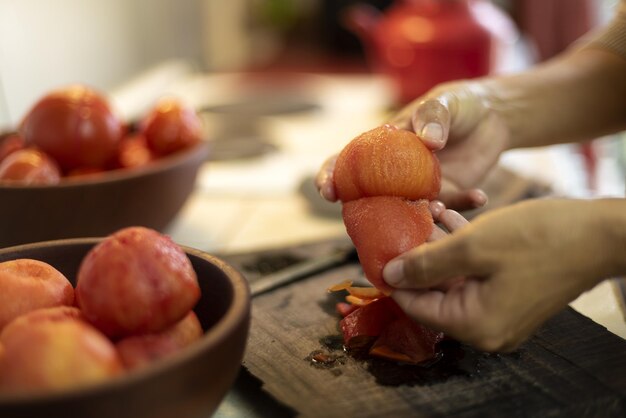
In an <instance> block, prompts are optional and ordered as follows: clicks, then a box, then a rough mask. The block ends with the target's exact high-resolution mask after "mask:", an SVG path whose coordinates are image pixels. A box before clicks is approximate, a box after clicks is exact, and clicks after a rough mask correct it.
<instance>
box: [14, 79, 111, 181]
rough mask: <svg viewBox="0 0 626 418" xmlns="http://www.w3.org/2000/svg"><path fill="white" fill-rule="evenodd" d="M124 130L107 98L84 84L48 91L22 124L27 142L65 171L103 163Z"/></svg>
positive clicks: (102, 165)
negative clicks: (44, 153)
mask: <svg viewBox="0 0 626 418" xmlns="http://www.w3.org/2000/svg"><path fill="white" fill-rule="evenodd" d="M122 132H123V125H122V123H121V121H120V119H119V118H118V117H117V116H116V115H115V114H114V113H113V112H112V110H111V108H110V106H109V104H108V102H107V100H106V99H105V98H104V97H103V96H102V95H101V94H100V93H98V92H96V91H95V90H92V89H90V88H89V87H85V86H82V85H74V86H70V87H67V88H64V89H62V90H58V91H54V92H51V93H49V94H47V95H46V96H44V97H43V98H42V99H41V100H39V102H37V103H36V104H35V106H34V107H33V108H32V109H31V110H30V111H29V112H28V114H27V115H26V117H25V118H24V121H23V122H22V124H21V126H20V133H21V135H22V137H23V138H24V141H25V143H26V145H27V146H36V147H37V148H40V149H41V150H43V151H44V152H46V153H48V154H49V155H50V156H51V157H53V158H54V159H55V160H56V161H57V162H58V163H59V165H60V166H61V168H62V169H63V171H65V172H69V171H71V170H72V169H75V168H78V167H94V168H102V167H104V166H105V164H106V163H107V162H108V161H109V160H110V159H111V158H113V156H114V155H115V153H116V151H117V144H118V143H119V141H120V139H121V137H122Z"/></svg>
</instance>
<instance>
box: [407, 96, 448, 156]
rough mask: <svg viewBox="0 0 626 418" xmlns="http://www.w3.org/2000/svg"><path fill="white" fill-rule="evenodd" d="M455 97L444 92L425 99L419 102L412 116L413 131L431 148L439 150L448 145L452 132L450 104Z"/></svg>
mask: <svg viewBox="0 0 626 418" xmlns="http://www.w3.org/2000/svg"><path fill="white" fill-rule="evenodd" d="M453 97H454V96H450V95H448V94H445V93H444V94H442V95H440V96H438V97H434V98H427V99H424V100H422V101H421V102H419V103H418V104H417V107H416V108H415V111H414V112H413V115H412V116H411V123H412V125H413V131H415V133H416V134H417V135H418V136H419V137H420V138H421V139H422V141H423V142H424V144H425V145H426V146H427V147H428V148H429V149H431V150H435V151H437V150H440V149H442V148H443V147H444V146H445V145H446V142H447V140H448V134H449V132H450V110H449V107H448V105H449V101H450V99H451V98H453Z"/></svg>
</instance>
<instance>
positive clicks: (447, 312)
mask: <svg viewBox="0 0 626 418" xmlns="http://www.w3.org/2000/svg"><path fill="white" fill-rule="evenodd" d="M481 286H482V284H481V283H480V282H477V281H470V282H467V283H465V284H463V286H457V287H453V288H450V289H449V290H448V291H446V292H442V291H437V290H426V291H415V290H394V291H393V292H392V293H391V297H392V298H393V299H394V300H395V301H396V303H398V305H399V306H400V308H402V310H403V311H404V312H406V313H407V315H409V316H410V317H411V318H413V319H414V320H416V321H417V322H419V323H422V324H425V325H428V326H430V327H432V328H435V329H438V330H441V331H443V332H445V333H446V334H450V335H453V336H454V337H456V338H458V339H461V340H464V339H465V340H467V339H471V336H470V334H469V329H468V328H471V327H468V325H473V326H474V327H478V326H480V324H472V323H473V322H474V319H475V318H480V317H481V316H482V312H483V309H482V305H481V301H480V298H481V295H480V293H481Z"/></svg>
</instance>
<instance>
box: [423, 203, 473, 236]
mask: <svg viewBox="0 0 626 418" xmlns="http://www.w3.org/2000/svg"><path fill="white" fill-rule="evenodd" d="M429 208H430V212H431V213H432V215H433V220H434V221H435V222H439V223H441V224H442V225H443V226H444V227H445V228H446V230H447V231H448V232H454V231H456V230H458V229H460V228H461V227H463V226H465V225H468V224H469V221H468V220H467V219H465V218H464V217H463V215H461V214H460V213H458V212H456V211H453V210H450V209H446V206H445V205H444V204H443V203H442V202H440V201H437V200H433V201H432V202H430V203H429ZM448 232H446V231H444V230H443V229H441V228H440V227H438V226H435V227H434V228H433V231H432V233H431V234H430V236H429V237H428V242H432V241H437V240H439V239H442V238H444V237H446V236H447V235H448Z"/></svg>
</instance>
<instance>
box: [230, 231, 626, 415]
mask: <svg viewBox="0 0 626 418" xmlns="http://www.w3.org/2000/svg"><path fill="white" fill-rule="evenodd" d="M329 245H330V244H328V243H326V244H320V245H317V246H313V247H308V248H306V251H308V253H309V254H312V256H315V255H316V254H319V252H320V251H327V250H328V249H329V248H331V247H332V245H331V246H329ZM285 251H287V250H285ZM297 251H302V249H298V250H296V252H297ZM274 254H277V253H276V252H274ZM227 258H228V257H227ZM243 260H245V257H239V258H237V257H235V258H231V259H230V260H229V261H231V262H232V263H233V264H235V265H237V264H238V263H239V264H240V265H243V264H241V263H243ZM249 260H250V259H248V261H249ZM360 278H361V270H360V267H359V266H358V265H356V264H351V265H346V266H342V267H338V268H335V269H332V270H330V271H328V272H324V273H320V274H318V275H315V276H312V277H309V278H307V279H304V280H301V281H299V282H296V283H293V284H291V285H288V286H285V287H283V288H280V289H277V290H274V291H272V292H271V293H268V294H264V295H260V296H258V297H256V298H255V299H254V301H253V306H252V325H251V330H250V337H249V342H248V348H247V351H246V356H245V359H244V364H243V366H244V368H245V370H244V373H245V375H247V376H248V378H249V377H250V376H249V375H252V376H254V377H255V378H256V379H258V381H259V385H260V386H261V388H262V391H263V392H264V394H265V396H266V398H265V401H264V400H263V398H256V400H255V402H258V403H259V404H258V408H257V410H256V413H255V415H256V416H273V417H276V416H281V415H282V416H289V415H297V416H303V417H342V418H345V417H357V416H358V417H404V416H412V417H422V416H424V417H439V416H441V417H449V416H454V417H491V416H493V417H502V416H510V417H527V416H532V417H535V416H574V417H577V416H590V417H595V416H597V417H610V416H626V341H624V340H623V339H621V338H620V337H617V336H615V335H614V334H612V333H610V332H609V331H607V330H606V329H605V328H604V327H602V326H600V325H598V324H596V323H595V322H593V321H591V320H590V319H588V318H586V317H584V316H582V315H580V314H578V313H577V312H575V311H574V310H572V309H569V308H568V309H566V310H564V311H563V312H561V313H560V314H558V315H557V316H555V317H554V318H552V319H551V320H550V321H548V322H547V323H546V324H545V325H544V326H543V327H542V328H541V329H540V330H539V331H538V332H537V333H536V334H535V336H534V337H533V338H531V339H530V340H529V341H528V342H526V343H525V344H524V345H523V346H522V347H521V348H520V349H519V350H517V351H516V352H515V353H511V354H506V355H488V354H484V353H478V352H475V351H473V350H471V349H470V348H468V347H463V346H460V345H458V344H454V343H450V344H451V345H449V347H450V349H449V350H447V351H445V353H444V357H443V358H442V359H441V360H440V361H439V362H437V363H435V365H433V366H431V368H419V367H417V366H402V365H398V364H393V363H389V362H385V361H382V360H367V361H364V360H359V359H355V358H352V357H350V356H345V355H343V353H342V351H341V350H339V349H337V348H338V347H337V346H336V345H335V344H334V343H335V342H336V341H337V339H336V338H335V339H334V340H333V338H326V339H325V337H337V336H338V335H339V331H338V321H339V317H338V316H337V314H336V313H335V312H334V304H335V302H337V301H338V300H339V297H340V296H339V295H337V294H328V293H327V292H326V290H325V289H326V288H327V287H328V286H330V285H332V284H335V283H338V282H341V281H343V280H345V279H357V280H358V279H360ZM329 341H333V344H330V347H329V346H328V345H327V343H328V342H329ZM318 349H323V350H326V351H327V352H328V353H329V354H332V355H336V356H338V357H339V358H338V360H337V361H336V362H335V364H334V365H333V366H332V367H328V368H320V367H317V366H316V365H314V364H312V363H311V361H310V359H309V358H308V357H309V356H310V354H311V353H312V352H313V351H314V350H318ZM235 389H237V387H236V388H235ZM247 393H248V395H250V396H251V392H247ZM238 396H244V397H245V396H246V393H240V394H238ZM257 396H258V394H257ZM263 402H270V403H276V404H278V405H281V406H284V408H282V409H281V408H278V409H276V408H274V409H272V412H271V413H269V412H268V413H267V414H263V413H262V411H263V404H262V403H263Z"/></svg>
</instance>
